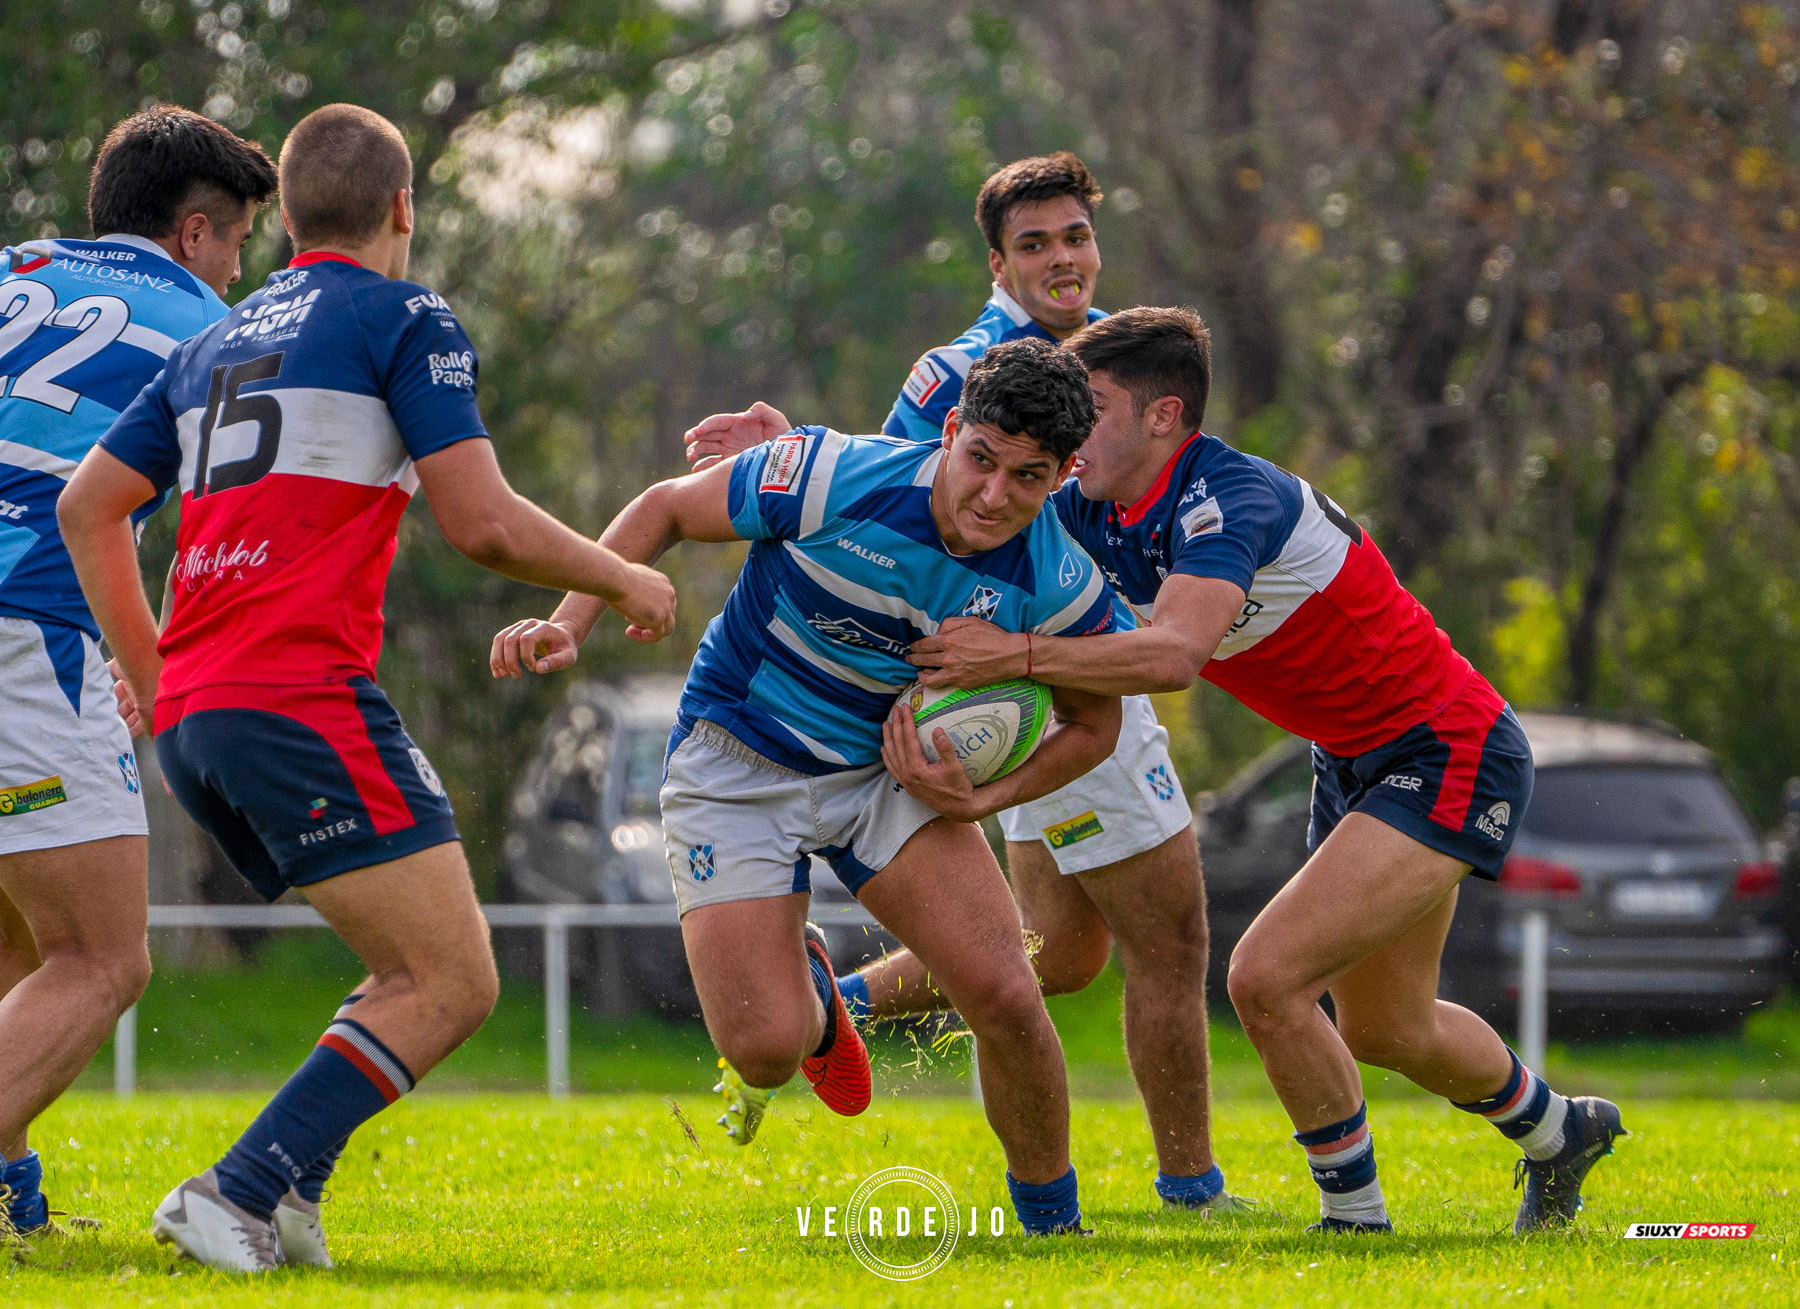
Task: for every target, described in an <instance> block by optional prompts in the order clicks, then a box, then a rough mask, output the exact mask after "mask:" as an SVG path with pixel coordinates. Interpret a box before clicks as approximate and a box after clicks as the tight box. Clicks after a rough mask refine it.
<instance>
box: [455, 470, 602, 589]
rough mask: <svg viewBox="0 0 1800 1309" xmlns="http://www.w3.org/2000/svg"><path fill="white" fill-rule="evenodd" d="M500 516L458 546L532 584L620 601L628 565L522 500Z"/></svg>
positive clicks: (486, 565)
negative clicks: (472, 538)
mask: <svg viewBox="0 0 1800 1309" xmlns="http://www.w3.org/2000/svg"><path fill="white" fill-rule="evenodd" d="M511 500H512V503H511V504H509V505H507V506H506V507H505V508H504V510H503V511H502V512H501V513H500V514H498V515H496V519H495V521H494V522H493V523H492V524H491V525H490V526H489V528H488V530H487V531H485V532H483V533H481V534H480V535H479V536H478V537H477V538H476V539H475V540H472V541H467V542H460V543H458V548H459V549H461V550H462V552H463V553H464V554H466V555H467V556H468V557H469V558H471V559H473V560H474V561H475V562H476V563H478V564H480V565H482V566H483V567H484V568H491V569H493V571H495V572H497V573H500V574H502V575H503V576H506V577H510V578H512V579H513V580H515V581H519V582H529V583H531V584H532V585H533V586H542V587H548V588H550V589H553V590H554V589H563V590H568V591H576V592H580V593H583V594H585V595H588V596H598V597H600V598H601V599H615V598H617V597H618V596H619V595H620V594H621V593H622V592H623V589H624V585H625V574H626V567H627V565H626V562H625V561H624V560H623V559H620V558H619V557H618V555H616V554H614V553H613V552H612V551H611V550H608V549H606V548H605V547H603V546H599V545H596V544H595V543H594V542H592V541H590V540H588V539H587V538H586V537H584V536H582V535H581V534H580V533H578V532H576V531H574V530H572V529H570V528H568V527H565V526H564V525H563V524H562V523H559V522H558V521H557V520H556V519H554V518H552V517H551V516H550V515H549V514H547V513H545V512H544V511H543V510H542V509H539V508H538V507H537V506H536V505H534V504H532V503H531V502H530V501H529V500H526V499H524V498H523V497H522V496H517V495H514V496H512V497H511Z"/></svg>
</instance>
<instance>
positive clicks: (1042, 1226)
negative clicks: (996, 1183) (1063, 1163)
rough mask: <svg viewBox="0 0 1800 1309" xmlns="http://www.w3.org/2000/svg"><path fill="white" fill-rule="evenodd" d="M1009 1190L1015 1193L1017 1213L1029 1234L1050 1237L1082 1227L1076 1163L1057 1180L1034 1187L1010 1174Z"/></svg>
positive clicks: (1007, 1184) (1020, 1224)
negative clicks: (1050, 1235) (1054, 1233)
mask: <svg viewBox="0 0 1800 1309" xmlns="http://www.w3.org/2000/svg"><path fill="white" fill-rule="evenodd" d="M1006 1189H1007V1190H1009V1191H1011V1192H1012V1202H1013V1212H1014V1213H1016V1214H1018V1216H1019V1226H1021V1227H1023V1228H1024V1229H1025V1233H1026V1235H1027V1236H1047V1235H1049V1234H1050V1233H1052V1232H1063V1231H1069V1230H1071V1229H1074V1228H1078V1227H1080V1226H1081V1198H1080V1196H1078V1195H1077V1194H1076V1190H1075V1166H1074V1165H1073V1164H1071V1165H1070V1166H1069V1171H1068V1172H1066V1173H1064V1174H1063V1175H1062V1176H1061V1177H1059V1178H1057V1179H1056V1180H1055V1181H1054V1182H1045V1183H1044V1184H1043V1185H1042V1186H1033V1185H1031V1184H1029V1183H1027V1182H1021V1181H1019V1179H1018V1178H1016V1177H1014V1176H1013V1175H1012V1173H1010V1172H1008V1173H1007V1174H1006Z"/></svg>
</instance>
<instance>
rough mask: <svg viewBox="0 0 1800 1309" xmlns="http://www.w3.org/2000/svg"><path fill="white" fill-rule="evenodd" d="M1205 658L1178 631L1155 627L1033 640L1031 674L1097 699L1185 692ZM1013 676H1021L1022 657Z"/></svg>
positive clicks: (1040, 637) (1037, 637)
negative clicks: (1090, 693) (1109, 696)
mask: <svg viewBox="0 0 1800 1309" xmlns="http://www.w3.org/2000/svg"><path fill="white" fill-rule="evenodd" d="M1209 655H1210V651H1209V652H1207V654H1201V653H1200V652H1199V651H1197V650H1196V649H1195V648H1194V644H1193V642H1192V641H1191V640H1190V639H1189V638H1188V637H1186V636H1185V635H1184V634H1183V633H1181V632H1179V631H1175V630H1172V629H1164V628H1157V627H1142V628H1139V629H1137V630H1136V631H1132V632H1112V633H1108V634H1106V635H1104V636H1047V637H1046V636H1034V637H1032V639H1031V676H1032V677H1033V678H1035V679H1036V680H1037V681H1040V682H1044V683H1046V684H1048V685H1050V686H1066V687H1068V688H1070V689H1071V690H1077V691H1092V692H1095V693H1098V694H1100V695H1151V694H1156V693H1159V692H1163V691H1185V690H1186V689H1187V688H1188V687H1189V686H1191V685H1193V682H1194V679H1195V678H1196V677H1198V676H1199V675H1200V670H1201V669H1202V668H1203V667H1205V666H1206V660H1207V657H1208V656H1209ZM1016 675H1017V676H1021V677H1022V676H1024V675H1025V668H1024V661H1023V659H1022V658H1021V660H1020V667H1019V671H1018V673H1017V674H1016Z"/></svg>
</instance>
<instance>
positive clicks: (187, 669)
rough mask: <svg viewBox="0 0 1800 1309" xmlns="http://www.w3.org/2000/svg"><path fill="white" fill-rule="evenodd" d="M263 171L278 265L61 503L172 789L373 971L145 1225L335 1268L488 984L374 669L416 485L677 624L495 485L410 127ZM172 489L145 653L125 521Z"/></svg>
mask: <svg viewBox="0 0 1800 1309" xmlns="http://www.w3.org/2000/svg"><path fill="white" fill-rule="evenodd" d="M280 182H281V212H282V219H283V221H284V222H285V223H286V225H287V229H288V232H289V234H290V235H291V236H292V237H293V239H294V245H295V249H296V250H297V251H298V253H297V254H296V255H295V257H294V260H293V263H292V264H291V265H290V266H289V267H288V268H286V269H282V270H278V271H277V272H275V273H274V274H272V275H271V276H270V278H269V280H268V282H267V283H265V285H264V286H263V288H262V289H261V290H259V291H257V292H256V293H254V294H253V295H250V296H248V297H246V298H245V299H244V300H243V301H242V302H241V303H239V305H238V306H237V307H236V308H235V309H234V310H233V311H232V312H231V313H230V314H229V315H228V316H227V317H226V318H225V319H223V320H222V321H220V322H218V323H215V324H214V325H213V326H212V327H211V328H209V329H208V330H207V331H205V332H203V333H201V334H200V335H199V336H198V337H196V338H194V339H192V340H190V341H187V342H184V343H183V344H182V345H180V346H178V347H176V349H175V350H174V351H173V352H172V353H171V355H170V357H169V362H168V364H167V366H166V367H165V368H164V370H163V371H162V373H160V374H159V375H158V376H157V378H156V379H155V380H154V381H153V382H152V383H151V384H150V385H149V386H146V387H145V388H144V389H143V391H142V392H140V393H139V395H138V398H137V399H136V400H134V401H133V402H132V403H131V406H130V407H129V408H128V409H127V410H126V411H125V413H124V414H122V415H121V416H120V418H119V420H118V421H117V422H116V423H114V424H113V426H112V427H111V428H110V429H108V431H107V433H106V435H105V436H104V437H102V438H101V440H100V443H99V444H98V445H97V446H95V448H94V449H93V450H91V451H89V452H88V456H87V458H86V459H85V460H83V462H82V465H81V467H80V469H79V470H77V472H76V474H75V476H74V478H73V479H72V480H71V482H70V484H69V488H68V490H67V492H65V494H64V496H63V500H62V504H61V506H60V508H59V518H60V521H61V523H62V526H63V530H64V532H65V534H66V537H67V539H68V542H69V552H70V556H71V558H72V559H73V561H74V564H75V567H76V570H77V572H78V574H79V575H80V577H81V582H82V587H83V589H84V591H85V592H86V594H87V596H88V599H89V602H90V603H91V604H92V606H93V610H94V615H95V618H96V619H97V620H98V622H99V624H100V628H101V630H102V631H103V632H105V634H106V638H107V642H108V644H109V645H110V646H111V647H112V649H113V650H114V651H115V652H116V655H117V658H118V662H119V664H120V666H121V668H122V669H123V670H124V674H125V680H126V682H127V683H128V684H129V685H130V687H131V689H132V691H133V692H134V695H135V699H136V702H137V708H138V712H139V716H140V718H142V719H143V720H145V721H146V722H147V724H148V725H149V726H151V727H152V729H153V730H154V732H155V733H156V753H157V759H158V762H159V763H160V764H161V765H162V771H163V776H164V777H165V778H166V779H167V780H168V782H169V785H170V789H171V790H173V791H174V793H175V797H176V799H177V800H179V801H180V802H181V804H182V807H183V808H184V809H185V810H186V811H187V812H188V814H189V815H190V816H191V817H193V819H194V820H195V821H196V822H198V823H199V824H200V825H201V826H202V827H204V828H205V829H206V830H207V831H208V832H210V833H211V834H212V835H213V836H214V837H215V838H216V839H217V840H218V842H219V844H220V845H221V847H223V849H224V850H225V852H226V853H227V855H228V856H229V857H230V859H231V861H232V863H233V865H234V866H235V867H236V868H237V869H238V870H239V872H241V873H243V874H244V876H245V877H246V878H247V879H249V880H250V881H251V882H252V884H253V885H255V886H256V887H257V889H258V890H259V891H261V892H262V894H263V895H264V896H265V897H267V898H269V899H273V898H275V896H276V895H279V894H280V893H282V892H283V891H284V890H285V889H286V888H287V887H289V886H294V887H297V888H299V889H300V890H301V892H302V893H303V894H304V895H305V896H306V898H307V899H308V900H309V901H310V902H311V903H312V904H313V906H314V907H316V908H317V909H318V910H319V912H320V914H321V915H322V916H323V917H324V919H325V921H326V922H327V923H329V924H330V925H331V927H332V928H333V929H334V930H336V931H337V932H338V934H339V935H340V936H342V937H343V938H344V940H345V941H346V942H347V943H348V944H349V945H350V946H351V947H352V948H353V949H354V950H355V951H356V952H357V954H358V955H359V956H360V957H361V959H362V960H363V962H364V964H365V966H366V967H367V968H368V970H369V976H368V978H367V979H366V980H365V982H364V983H363V985H362V986H361V987H359V988H358V990H357V992H356V994H355V995H353V996H351V997H350V999H349V1000H348V1001H346V1004H345V1007H344V1009H341V1010H339V1012H338V1014H337V1016H336V1018H335V1019H333V1020H332V1021H331V1022H330V1024H329V1026H327V1027H326V1029H325V1032H324V1034H323V1035H322V1036H321V1037H320V1039H319V1042H318V1044H317V1045H316V1046H315V1047H314V1048H313V1051H312V1052H311V1054H309V1055H308V1057H307V1058H306V1060H305V1061H304V1062H303V1063H302V1064H301V1066H300V1068H299V1069H298V1070H297V1071H296V1072H295V1073H294V1075H293V1076H292V1077H290V1078H289V1079H288V1081H287V1082H286V1083H285V1084H284V1085H283V1086H282V1088H281V1089H280V1090H279V1091H278V1092H277V1093H276V1094H275V1096H274V1097H273V1098H272V1099H271V1100H270V1101H269V1103H268V1105H267V1106H265V1107H264V1109H263V1110H262V1112H261V1113H260V1114H258V1115H257V1117H256V1119H255V1120H254V1121H253V1122H252V1123H251V1124H250V1125H249V1126H248V1127H247V1128H246V1129H245V1131H244V1133H243V1134H242V1135H241V1136H240V1137H239V1138H238V1140H237V1141H236V1143H234V1144H233V1145H232V1147H231V1148H230V1150H229V1151H228V1152H227V1153H226V1155H225V1156H224V1158H222V1159H220V1160H219V1162H218V1163H217V1164H216V1165H215V1166H214V1167H213V1168H209V1169H207V1170H206V1171H205V1172H204V1173H203V1174H202V1175H200V1176H198V1177H193V1178H189V1179H188V1180H186V1181H184V1182H182V1183H181V1184H180V1185H179V1186H177V1187H176V1188H175V1189H174V1190H173V1191H172V1192H170V1194H169V1195H168V1196H167V1197H166V1198H165V1199H164V1200H163V1202H162V1203H161V1204H160V1205H159V1206H158V1207H157V1209H156V1212H155V1214H154V1215H153V1217H152V1231H153V1232H154V1234H155V1235H156V1237H157V1239H158V1240H160V1241H172V1242H174V1243H175V1244H176V1245H178V1246H179V1247H180V1249H181V1250H182V1251H183V1252H184V1253H185V1254H188V1255H190V1256H191V1257H193V1258H195V1259H198V1260H200V1261H201V1262H203V1263H206V1264H208V1265H210V1266H212V1267H216V1268H225V1269H230V1270H233V1271H239V1272H266V1271H269V1270H271V1269H273V1268H275V1267H277V1266H278V1265H279V1264H280V1263H282V1262H286V1263H290V1264H293V1263H307V1264H315V1265H325V1266H329V1264H330V1256H329V1254H328V1253H327V1250H326V1246H325V1240H324V1234H323V1231H322V1229H321V1226H320V1222H319V1204H318V1202H319V1200H320V1198H321V1195H322V1188H323V1186H324V1183H325V1179H326V1177H327V1176H328V1175H329V1174H330V1172H331V1169H332V1167H333V1165H334V1164H335V1163H336V1161H337V1159H338V1157H339V1155H340V1153H341V1151H342V1150H343V1149H344V1146H345V1143H346V1142H347V1140H348V1138H349V1136H350V1134H351V1132H353V1131H354V1130H355V1129H356V1128H357V1127H358V1126H359V1125H360V1124H362V1123H363V1122H365V1121H367V1120H368V1119H369V1118H370V1117H372V1116H373V1115H375V1114H377V1113H379V1112H380V1111H381V1110H382V1109H384V1108H386V1107H387V1106H388V1105H389V1104H390V1103H392V1102H393V1101H394V1100H395V1099H397V1098H398V1097H400V1096H402V1095H405V1094H406V1093H407V1092H409V1091H410V1090H412V1088H413V1085H414V1083H415V1081H416V1080H417V1078H418V1077H419V1076H420V1075H422V1074H424V1073H425V1072H426V1071H427V1070H429V1069H430V1068H432V1067H433V1066H435V1065H436V1064H437V1063H438V1062H439V1061H440V1060H442V1059H443V1058H444V1057H445V1056H446V1055H447V1054H449V1053H450V1051H452V1050H454V1049H455V1048H456V1047H457V1046H458V1045H460V1044H461V1043H462V1042H463V1041H464V1040H465V1039H467V1037H468V1036H469V1035H470V1033H472V1032H473V1031H474V1030H475V1029H476V1028H478V1027H479V1026H480V1025H481V1023H482V1021H483V1020H484V1019H485V1018H486V1017H487V1014H488V1011H489V1010H490V1009H491V1008H492V1006H493V1003H494V998H495V996H496V994H497V993H498V989H499V981H498V978H497V977H496V975H495V970H494V963H493V953H492V950H491V948H490V945H489V941H488V932H487V924H486V922H485V921H484V919H483V918H482V915H481V909H480V906H479V905H478V904H477V903H476V899H475V888H474V886H473V884H472V883H471V881H470V879H469V871H468V864H467V861H466V860H465V858H464V856H463V852H462V847H461V844H460V842H459V841H458V840H457V834H456V827H455V822H454V817H453V815H452V813H451V807H450V802H449V800H448V798H447V797H446V795H445V792H444V787H443V784H442V782H441V781H440V780H439V779H438V777H437V774H436V773H435V772H434V771H433V770H432V768H431V765H430V762H429V760H427V758H426V757H425V755H424V753H423V752H422V751H420V750H419V749H418V748H417V746H416V745H414V744H413V742H412V740H411V739H410V738H409V737H408V736H407V734H406V732H405V729H404V727H403V726H402V725H401V723H400V719H399V716H398V715H397V714H396V713H394V711H393V709H392V707H391V706H390V705H389V704H388V703H387V701H386V699H385V698H384V697H383V696H382V694H381V691H380V690H379V688H377V687H376V686H375V684H374V681H373V677H374V673H375V667H376V660H377V657H378V654H379V647H380V633H381V601H382V595H383V591H384V587H385V583H386V578H387V572H388V566H389V563H390V562H391V560H392V558H393V554H394V548H395V532H396V530H397V528H398V525H399V519H400V515H401V513H402V512H403V511H404V509H405V506H406V504H407V502H408V501H409V500H410V498H411V496H412V494H413V492H415V491H417V490H420V489H423V490H424V492H425V494H426V496H427V498H428V499H429V501H430V504H431V508H432V511H433V513H434V515H435V516H436V518H437V521H438V524H439V526H440V528H441V529H442V531H443V533H444V537H445V539H446V540H447V541H449V542H450V544H451V545H452V546H453V547H455V548H456V549H458V550H460V551H461V552H462V553H463V554H465V555H467V556H469V557H470V558H471V559H473V560H475V561H476V562H478V563H481V564H483V565H485V566H487V567H489V568H492V569H494V570H495V571H497V572H501V573H504V574H506V575H507V576H510V577H514V578H517V579H518V580H520V581H526V582H534V583H538V584H547V585H549V586H552V587H554V588H556V589H557V590H562V589H564V588H566V587H576V588H580V589H582V590H584V591H586V590H591V591H593V592H595V593H597V594H600V595H602V596H604V597H605V598H606V599H607V601H608V602H610V603H611V604H612V606H613V607H614V608H615V609H617V610H618V611H619V612H621V613H623V614H626V615H628V616H630V618H631V619H632V621H633V622H634V623H635V624H637V625H638V629H637V634H638V635H640V636H642V637H644V638H646V639H650V640H655V639H658V638H660V637H661V636H663V635H666V634H667V633H668V631H669V630H670V629H671V628H672V627H673V625H674V608H675V593H674V588H673V587H672V586H671V585H670V583H669V581H668V579H667V578H665V577H663V576H662V575H661V574H659V573H657V572H655V571H654V570H653V569H648V568H643V567H640V566H638V565H634V564H628V563H626V562H625V561H623V560H621V559H619V557H618V556H617V555H614V554H612V553H611V552H609V551H607V550H605V549H602V548H600V547H597V546H596V545H594V543H593V542H591V541H588V540H585V539H583V538H582V537H581V536H580V535H578V534H577V533H575V532H572V531H570V530H569V529H568V528H567V527H564V526H563V525H562V524H561V523H558V522H557V521H556V520H555V519H553V518H551V517H550V516H549V515H548V514H546V513H544V512H543V511H542V510H541V509H538V508H537V507H536V506H535V505H532V504H531V503H530V502H529V501H526V500H524V499H523V498H521V497H520V496H518V495H517V494H515V493H514V492H513V491H512V489H511V488H510V487H509V486H508V485H507V484H506V479H505V477H504V476H503V475H502V474H501V471H500V468H499V465H498V463H497V462H496V460H495V456H494V450H493V447H492V444H491V443H490V442H489V441H488V439H487V432H486V429H485V428H484V426H483V425H482V421H481V415H480V412H479V409H478V407H477V405H476V399H475V384H476V374H477V371H478V364H477V361H476V359H475V355H474V351H473V349H472V348H471V347H470V345H469V342H468V339H467V337H465V336H464V335H463V331H462V327H461V325H460V324H459V323H458V322H457V321H456V316H455V315H454V314H453V313H452V312H451V311H450V309H449V306H448V305H446V304H445V302H444V301H443V299H442V298H441V297H439V296H437V295H436V294H434V293H433V292H431V291H429V290H427V289H426V288H425V287H423V286H420V285H418V284H416V283H410V282H407V281H405V280H403V279H404V277H405V273H406V269H407V262H408V255H409V251H410V238H411V233H412V230H413V222H414V214H413V206H412V158H411V155H410V154H409V152H408V151H407V148H406V142H405V138H404V137H402V136H401V135H400V132H399V129H397V128H396V127H395V126H394V125H393V124H392V123H390V122H388V121H387V120H386V119H384V118H382V117H381V116H380V115H378V114H374V113H371V112H370V111H369V110H366V109H362V108H360V107H358V106H354V105H327V106H325V107H324V108H322V109H317V110H315V111H313V112H312V113H311V114H308V115H307V116H306V117H305V118H304V119H302V120H301V121H300V123H299V124H298V125H296V126H295V128H294V130H293V131H292V132H291V133H289V135H288V138H287V140H286V142H285V143H284V144H283V146H282V151H281V168H280ZM177 481H179V482H180V483H181V484H182V517H181V526H180V531H179V533H178V535H177V538H176V544H177V547H178V550H179V552H180V560H181V566H180V568H179V570H178V571H177V574H176V591H177V594H176V599H175V603H174V606H173V608H172V610H171V612H170V618H169V621H168V623H167V624H166V625H165V626H164V628H163V629H162V632H161V634H160V639H159V635H158V632H157V629H156V624H155V621H154V620H153V618H152V617H151V614H150V609H149V604H148V602H147V600H146V599H145V596H144V591H143V585H142V582H141V580H140V577H139V574H138V566H137V558H136V552H135V550H134V549H133V547H132V540H131V535H130V532H129V531H128V530H127V529H126V523H127V520H128V517H129V515H130V513H131V511H132V510H134V509H135V508H136V507H137V506H138V505H140V504H141V503H143V502H144V501H145V500H148V499H150V498H152V497H153V496H154V495H156V494H157V493H158V492H159V491H160V490H162V489H164V488H167V487H169V486H170V485H171V484H173V483H175V482H177ZM152 719H153V721H151V720H152ZM321 1017H323V1015H321Z"/></svg>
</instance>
